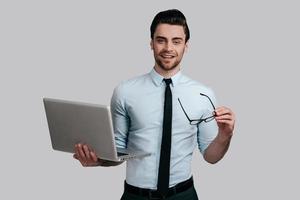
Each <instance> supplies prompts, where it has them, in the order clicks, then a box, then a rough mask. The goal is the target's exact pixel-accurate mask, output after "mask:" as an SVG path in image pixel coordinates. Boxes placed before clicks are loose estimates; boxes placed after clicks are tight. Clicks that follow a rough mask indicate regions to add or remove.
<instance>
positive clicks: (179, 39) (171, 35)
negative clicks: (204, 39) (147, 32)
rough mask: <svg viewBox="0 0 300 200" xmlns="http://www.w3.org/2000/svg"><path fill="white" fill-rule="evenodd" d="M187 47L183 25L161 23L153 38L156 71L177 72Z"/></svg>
mask: <svg viewBox="0 0 300 200" xmlns="http://www.w3.org/2000/svg"><path fill="white" fill-rule="evenodd" d="M186 48H187V43H186V42H185V33H184V29H183V26H180V25H170V24H159V25H158V26H157V28H156V30H155V32H154V35H153V40H151V49H152V50H153V54H154V59H155V69H156V71H158V72H159V73H160V72H161V73H163V74H166V73H167V74H170V73H172V74H175V73H176V72H177V71H179V68H180V66H179V64H180V62H181V59H182V57H183V54H184V52H185V49H186ZM163 74H162V75H163Z"/></svg>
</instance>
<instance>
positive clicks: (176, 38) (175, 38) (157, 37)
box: [155, 36, 183, 41]
mask: <svg viewBox="0 0 300 200" xmlns="http://www.w3.org/2000/svg"><path fill="white" fill-rule="evenodd" d="M155 39H164V40H168V39H167V38H166V37H163V36H156V37H155ZM173 40H183V38H181V37H174V38H172V41H173Z"/></svg>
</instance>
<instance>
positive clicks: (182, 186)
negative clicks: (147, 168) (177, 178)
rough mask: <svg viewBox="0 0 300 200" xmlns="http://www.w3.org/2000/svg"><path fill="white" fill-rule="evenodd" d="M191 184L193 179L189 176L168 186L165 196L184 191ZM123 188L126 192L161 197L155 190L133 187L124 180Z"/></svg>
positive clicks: (192, 184) (191, 185)
mask: <svg viewBox="0 0 300 200" xmlns="http://www.w3.org/2000/svg"><path fill="white" fill-rule="evenodd" d="M193 186H194V181H193V177H191V178H189V179H188V180H186V181H183V182H181V183H178V184H176V185H175V186H173V187H170V188H169V189H168V193H167V196H166V197H170V196H173V195H175V194H178V193H181V192H184V191H186V190H188V189H190V188H191V187H193ZM124 189H125V191H126V192H128V193H131V194H135V195H138V196H142V197H149V198H161V195H160V193H159V192H158V191H157V190H152V189H146V188H139V187H135V186H132V185H129V184H128V183H126V181H125V185H124Z"/></svg>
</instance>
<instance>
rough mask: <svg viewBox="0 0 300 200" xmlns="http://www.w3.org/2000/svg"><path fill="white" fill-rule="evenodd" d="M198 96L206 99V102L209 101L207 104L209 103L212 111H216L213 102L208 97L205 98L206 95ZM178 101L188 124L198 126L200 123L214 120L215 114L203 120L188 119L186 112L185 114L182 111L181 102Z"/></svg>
mask: <svg viewBox="0 0 300 200" xmlns="http://www.w3.org/2000/svg"><path fill="white" fill-rule="evenodd" d="M200 95H202V96H205V97H207V98H208V100H209V102H210V103H211V105H212V107H213V109H214V110H215V109H216V108H215V106H214V104H213V102H212V101H211V99H210V98H209V96H207V95H205V94H203V93H200ZM178 101H179V104H180V106H181V108H182V110H183V112H184V114H185V116H186V118H187V119H188V120H189V122H190V124H191V125H198V124H200V123H201V122H210V121H212V120H213V119H214V118H215V114H213V115H211V116H209V117H205V118H200V119H190V118H189V116H188V115H187V114H186V112H185V110H184V108H183V106H182V104H181V101H180V99H179V98H178Z"/></svg>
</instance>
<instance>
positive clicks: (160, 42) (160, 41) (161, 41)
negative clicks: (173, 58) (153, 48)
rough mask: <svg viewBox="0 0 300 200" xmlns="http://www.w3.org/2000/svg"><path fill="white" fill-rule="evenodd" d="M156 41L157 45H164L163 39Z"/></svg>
mask: <svg viewBox="0 0 300 200" xmlns="http://www.w3.org/2000/svg"><path fill="white" fill-rule="evenodd" d="M156 41H157V43H159V44H162V43H164V40H163V39H157V40H156Z"/></svg>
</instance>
